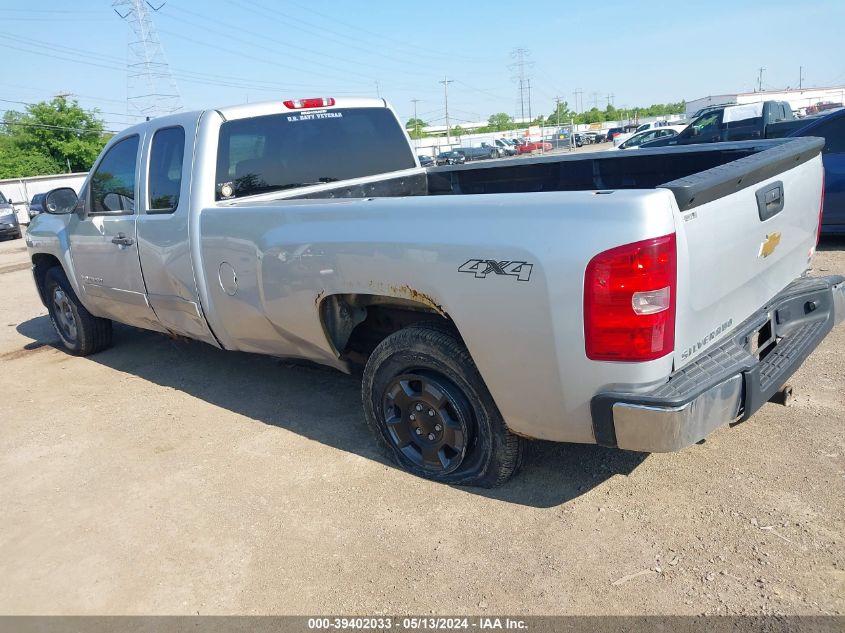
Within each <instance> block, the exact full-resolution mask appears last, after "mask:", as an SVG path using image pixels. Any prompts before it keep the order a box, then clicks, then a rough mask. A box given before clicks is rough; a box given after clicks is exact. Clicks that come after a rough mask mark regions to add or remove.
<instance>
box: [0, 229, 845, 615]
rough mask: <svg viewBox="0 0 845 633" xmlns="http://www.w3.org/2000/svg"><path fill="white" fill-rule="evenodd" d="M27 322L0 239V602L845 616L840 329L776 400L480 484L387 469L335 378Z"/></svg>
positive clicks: (549, 455) (125, 331)
mask: <svg viewBox="0 0 845 633" xmlns="http://www.w3.org/2000/svg"><path fill="white" fill-rule="evenodd" d="M816 266H817V271H821V272H824V273H840V274H845V241H841V240H840V241H826V242H824V243H823V249H822V252H820V254H819V255H818V257H817V259H816ZM45 315H46V311H45V309H44V308H43V306H41V304H40V303H39V301H38V298H37V296H36V292H35V289H34V286H33V284H32V280H31V276H30V273H29V271H28V270H27V267H26V253H25V251H24V247H23V241H22V240H16V241H12V242H4V243H1V244H0V368H2V374H3V379H2V388H3V395H4V397H3V398H2V399H0V420H2V426H0V428H1V429H2V432H0V515H1V516H2V521H0V570H2V576H3V582H2V583H0V613H6V614H34V613H39V614H44V613H49V614H60V613H61V614H91V613H98V614H136V613H158V614H194V613H202V614H215V613H217V614H219V613H243V614H252V613H278V614H305V613H309V614H318V613H345V614H380V613H387V614H406V613H415V614H428V613H436V614H455V613H462V614H504V613H507V614H524V615H528V614H600V613H601V614H700V613H720V614H761V613H762V614H771V613H776V614H777V613H786V614H843V613H845V547H843V541H844V540H845V521H843V519H845V504H843V492H845V425H843V422H845V354H843V350H845V326H840V327H839V328H838V329H837V330H835V331H834V332H832V333H831V334H830V335H829V336H828V338H827V339H826V340H825V341H824V342H823V344H822V345H821V346H820V347H819V348H818V349H817V350H816V351H815V353H814V354H813V355H812V356H811V357H810V359H809V360H808V361H807V362H806V363H805V364H804V366H803V367H802V368H801V370H800V371H799V372H798V373H797V374H796V375H795V376H794V378H793V380H792V381H791V383H792V384H793V385H794V388H795V394H796V399H795V401H794V403H793V404H792V406H790V407H782V406H777V405H773V404H767V405H766V406H764V407H763V409H762V410H760V411H759V412H758V413H757V415H755V416H754V417H753V418H752V419H751V420H750V421H748V422H746V423H744V424H741V425H739V426H737V427H735V428H733V429H727V428H725V429H722V430H720V431H718V432H716V433H715V434H713V435H712V436H711V437H710V438H709V439H708V441H707V442H705V443H704V444H701V445H697V446H694V447H691V448H689V449H687V450H685V451H683V452H680V453H675V454H662V455H642V454H635V453H627V452H622V451H614V450H608V449H602V448H597V447H591V446H577V445H555V444H549V443H540V442H537V443H533V444H532V445H531V447H530V450H529V453H528V458H527V464H526V467H525V469H524V470H523V472H522V473H521V474H520V475H518V476H517V477H516V478H515V479H514V480H513V481H511V482H510V483H509V484H507V485H506V486H504V487H502V488H499V489H496V490H493V491H482V490H474V489H463V488H457V487H449V486H444V485H437V484H433V483H429V482H426V481H423V480H421V479H417V478H415V477H412V476H410V475H407V474H405V473H403V472H402V471H399V470H397V469H395V468H393V467H392V466H390V465H389V464H387V463H386V462H385V460H384V459H382V457H381V456H380V455H379V454H377V453H376V452H375V450H374V449H373V446H372V443H371V441H370V438H369V436H368V434H367V431H366V428H365V425H364V420H363V416H362V413H361V406H360V400H359V384H358V381H357V380H356V379H355V378H353V377H348V376H344V375H341V374H338V373H335V372H332V371H328V370H323V369H319V368H314V367H309V366H298V365H294V364H292V363H289V362H285V361H279V360H276V359H271V358H264V357H258V356H252V355H247V354H233V353H226V352H220V351H218V350H215V349H213V348H211V347H209V346H205V345H203V344H200V343H193V342H182V341H174V340H171V339H169V338H167V337H165V336H161V335H158V334H153V333H148V332H143V331H140V330H135V329H132V328H128V327H118V328H117V329H116V344H115V346H114V347H113V348H112V349H110V350H108V351H106V352H103V353H101V354H98V355H96V356H93V357H90V358H74V357H71V356H68V355H67V354H65V353H63V352H62V351H60V350H58V349H56V347H55V344H56V336H55V334H54V333H53V331H52V329H51V326H50V323H49V321H48V319H47V317H46V316H45Z"/></svg>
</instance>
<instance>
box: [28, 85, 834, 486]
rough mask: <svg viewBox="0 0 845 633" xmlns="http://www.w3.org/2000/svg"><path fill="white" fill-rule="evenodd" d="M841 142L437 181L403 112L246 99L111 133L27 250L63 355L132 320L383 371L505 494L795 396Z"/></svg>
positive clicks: (416, 423) (611, 157)
mask: <svg viewBox="0 0 845 633" xmlns="http://www.w3.org/2000/svg"><path fill="white" fill-rule="evenodd" d="M822 145H823V141H822V140H821V139H815V138H800V139H791V140H774V141H770V140H759V141H746V142H736V143H714V144H708V145H697V146H689V147H684V148H672V149H657V150H643V151H639V152H636V153H632V154H629V153H625V152H606V153H605V152H595V153H587V154H574V155H557V156H556V155H546V156H542V157H528V158H514V159H507V160H502V161H495V162H488V163H486V164H478V165H475V164H472V165H454V166H444V167H433V168H428V169H423V168H421V167H420V166H419V164H418V162H417V158H416V156H415V153H414V151H413V149H412V146H411V144H410V141H409V139H408V137H407V135H406V133H405V131H404V130H403V128H402V126H401V125H400V123H399V122H398V120H397V118H396V115H395V113H394V112H393V110H392V109H391V108H390V107H389V106H388V104H387V103H386V102H384V101H382V100H375V99H331V98H319V99H304V100H291V101H279V102H271V103H263V104H250V105H242V106H235V107H227V108H220V109H217V110H206V111H203V112H193V113H186V114H176V115H172V116H167V117H164V118H161V119H156V120H153V121H149V122H146V123H143V124H140V125H137V126H135V127H131V128H129V129H127V130H125V131H123V132H121V133H119V134H117V135H116V136H115V137H114V138H113V139H112V140H111V142H110V143H109V144H108V146H107V147H106V148H105V149H104V151H103V153H102V154H101V156H100V157H99V159H98V160H97V162H96V163H95V164H94V166H93V168H92V170H91V173H90V175H89V177H88V180H87V182H86V184H85V185H84V186H83V188H82V190H81V192H80V195H79V197H77V196H76V194H75V193H74V192H73V191H72V190H68V189H57V190H54V191H52V192H50V193H49V194H48V196H47V199H46V201H45V208H46V210H47V213H45V214H41V215H39V216H37V217H36V218H35V219H34V220H33V222H32V224H31V226H30V228H29V230H28V231H27V236H26V239H27V244H28V248H29V253H30V256H31V258H32V264H33V274H34V277H35V284H36V286H37V288H38V292H39V293H40V295H41V299H42V301H43V302H44V305H45V306H46V307H47V309H48V310H49V313H50V317H51V319H52V322H53V325H54V326H55V328H56V332H57V333H58V336H59V338H60V339H61V341H62V343H63V344H64V346H65V347H66V348H67V350H68V351H69V352H70V353H72V354H78V355H86V354H92V353H96V352H99V351H101V350H103V349H105V348H106V347H108V346H109V345H110V343H111V324H112V321H119V322H121V323H127V324H130V325H133V326H136V327H140V328H146V329H150V330H157V331H160V332H165V333H171V334H175V335H180V336H186V337H190V338H194V339H198V340H200V341H205V342H206V343H208V344H209V345H214V346H216V347H220V348H223V349H227V350H240V351H245V352H255V353H260V354H270V355H274V356H280V357H297V358H304V359H309V360H311V361H314V362H317V363H322V364H324V365H328V366H331V367H334V368H337V369H339V370H342V371H347V372H349V371H354V370H355V369H356V368H362V369H363V387H362V396H363V405H364V413H365V416H366V419H367V422H368V424H369V425H370V427H371V428H372V430H373V432H374V434H375V437H376V438H377V441H378V442H379V443H380V444H381V445H382V446H383V447H384V448H385V450H387V451H388V453H389V454H391V455H392V457H393V458H394V459H395V460H396V462H397V463H398V464H400V465H401V466H402V467H404V468H406V469H408V470H409V471H411V472H413V473H416V474H418V475H420V476H423V477H429V478H431V479H436V480H438V481H443V482H449V483H459V484H472V485H481V486H492V485H496V484H499V483H502V482H503V481H505V480H507V479H508V478H509V477H510V476H511V475H512V474H513V473H514V472H515V471H516V470H517V469H518V467H519V465H520V461H521V459H522V455H523V449H524V446H525V441H526V439H527V438H542V439H545V440H554V441H561V442H581V443H597V444H601V445H605V446H615V447H619V448H622V449H629V450H635V451H673V450H678V449H681V448H683V447H685V446H688V445H691V444H693V443H695V442H698V441H700V440H701V439H702V438H704V437H705V436H706V435H707V434H708V433H710V432H711V431H713V430H714V429H716V428H717V427H719V426H722V425H725V424H731V423H735V422H739V421H742V420H745V419H746V418H748V417H749V416H750V415H752V414H753V413H754V412H755V411H756V410H757V409H758V408H759V407H761V406H762V405H763V404H764V403H765V402H766V401H768V400H769V399H770V398H771V397H772V396H773V395H775V394H776V393H777V392H778V391H779V390H780V389H781V388H782V387H783V385H784V384H785V381H786V380H787V379H788V378H789V376H790V375H791V374H792V373H793V372H794V371H795V370H796V369H797V367H798V366H799V365H800V364H801V363H802V362H803V360H804V359H805V358H806V357H807V356H808V355H809V354H810V353H811V352H812V350H813V349H814V348H815V347H816V346H817V345H818V343H819V342H820V341H821V340H822V338H823V337H824V336H825V335H826V334H827V332H828V331H830V329H831V328H832V327H833V326H834V325H835V324H836V323H837V322H839V321H841V320H842V318H843V316H845V284H843V278H841V277H815V278H813V277H808V276H806V274H805V273H806V271H807V270H808V269H809V268H810V266H811V262H812V259H813V255H814V252H815V248H816V244H817V239H818V231H819V210H820V202H821V199H822V192H823V187H822V162H821V157H820V154H819V152H820V150H821V148H822ZM315 406H317V403H315Z"/></svg>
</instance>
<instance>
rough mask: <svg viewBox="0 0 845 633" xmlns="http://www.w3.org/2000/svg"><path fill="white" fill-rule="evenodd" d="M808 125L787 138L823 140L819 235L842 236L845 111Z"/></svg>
mask: <svg viewBox="0 0 845 633" xmlns="http://www.w3.org/2000/svg"><path fill="white" fill-rule="evenodd" d="M805 121H807V120H806V119H805ZM809 121H810V122H809V123H807V124H806V125H805V126H804V127H802V128H800V129H798V130H796V131H795V132H793V133H792V134H790V136H821V137H822V138H823V139H824V148H823V149H822V162H823V163H824V204H823V207H822V224H821V232H822V233H831V234H832V233H838V234H840V235H841V234H845V109H842V110H838V111H837V112H834V113H832V114H828V115H827V116H822V117H818V118H814V119H811V120H809Z"/></svg>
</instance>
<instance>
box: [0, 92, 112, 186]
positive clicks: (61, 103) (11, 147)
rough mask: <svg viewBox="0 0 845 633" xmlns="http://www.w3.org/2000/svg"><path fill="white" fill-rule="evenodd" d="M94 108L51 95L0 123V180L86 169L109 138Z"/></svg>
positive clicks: (10, 113) (12, 113) (8, 115)
mask: <svg viewBox="0 0 845 633" xmlns="http://www.w3.org/2000/svg"><path fill="white" fill-rule="evenodd" d="M97 115H98V112H97V110H84V109H83V108H81V107H80V106H79V103H78V102H77V101H75V100H73V101H68V100H67V99H66V98H65V97H55V98H54V99H52V100H51V101H42V102H40V103H35V104H31V105H27V106H26V108H25V110H24V111H23V112H18V111H14V110H9V111H7V112H6V113H5V114H4V115H3V120H2V122H0V179H4V178H25V177H27V176H43V175H49V174H60V173H66V172H80V171H88V170H89V169H90V168H91V165H92V164H93V163H94V160H95V159H96V158H97V155H98V154H99V153H100V150H102V149H103V146H104V145H105V144H106V142H107V141H108V140H109V138H111V134H110V133H109V132H107V131H105V129H104V124H103V121H102V120H101V119H100V118H99V117H98V116H97Z"/></svg>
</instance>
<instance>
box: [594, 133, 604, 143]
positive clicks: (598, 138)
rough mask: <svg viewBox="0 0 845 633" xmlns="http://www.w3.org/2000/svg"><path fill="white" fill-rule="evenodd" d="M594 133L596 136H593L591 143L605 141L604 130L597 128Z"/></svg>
mask: <svg viewBox="0 0 845 633" xmlns="http://www.w3.org/2000/svg"><path fill="white" fill-rule="evenodd" d="M595 135H596V137H595V140H594V141H593V143H606V142H607V132H605V131H604V130H599V131H598V132H595Z"/></svg>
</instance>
